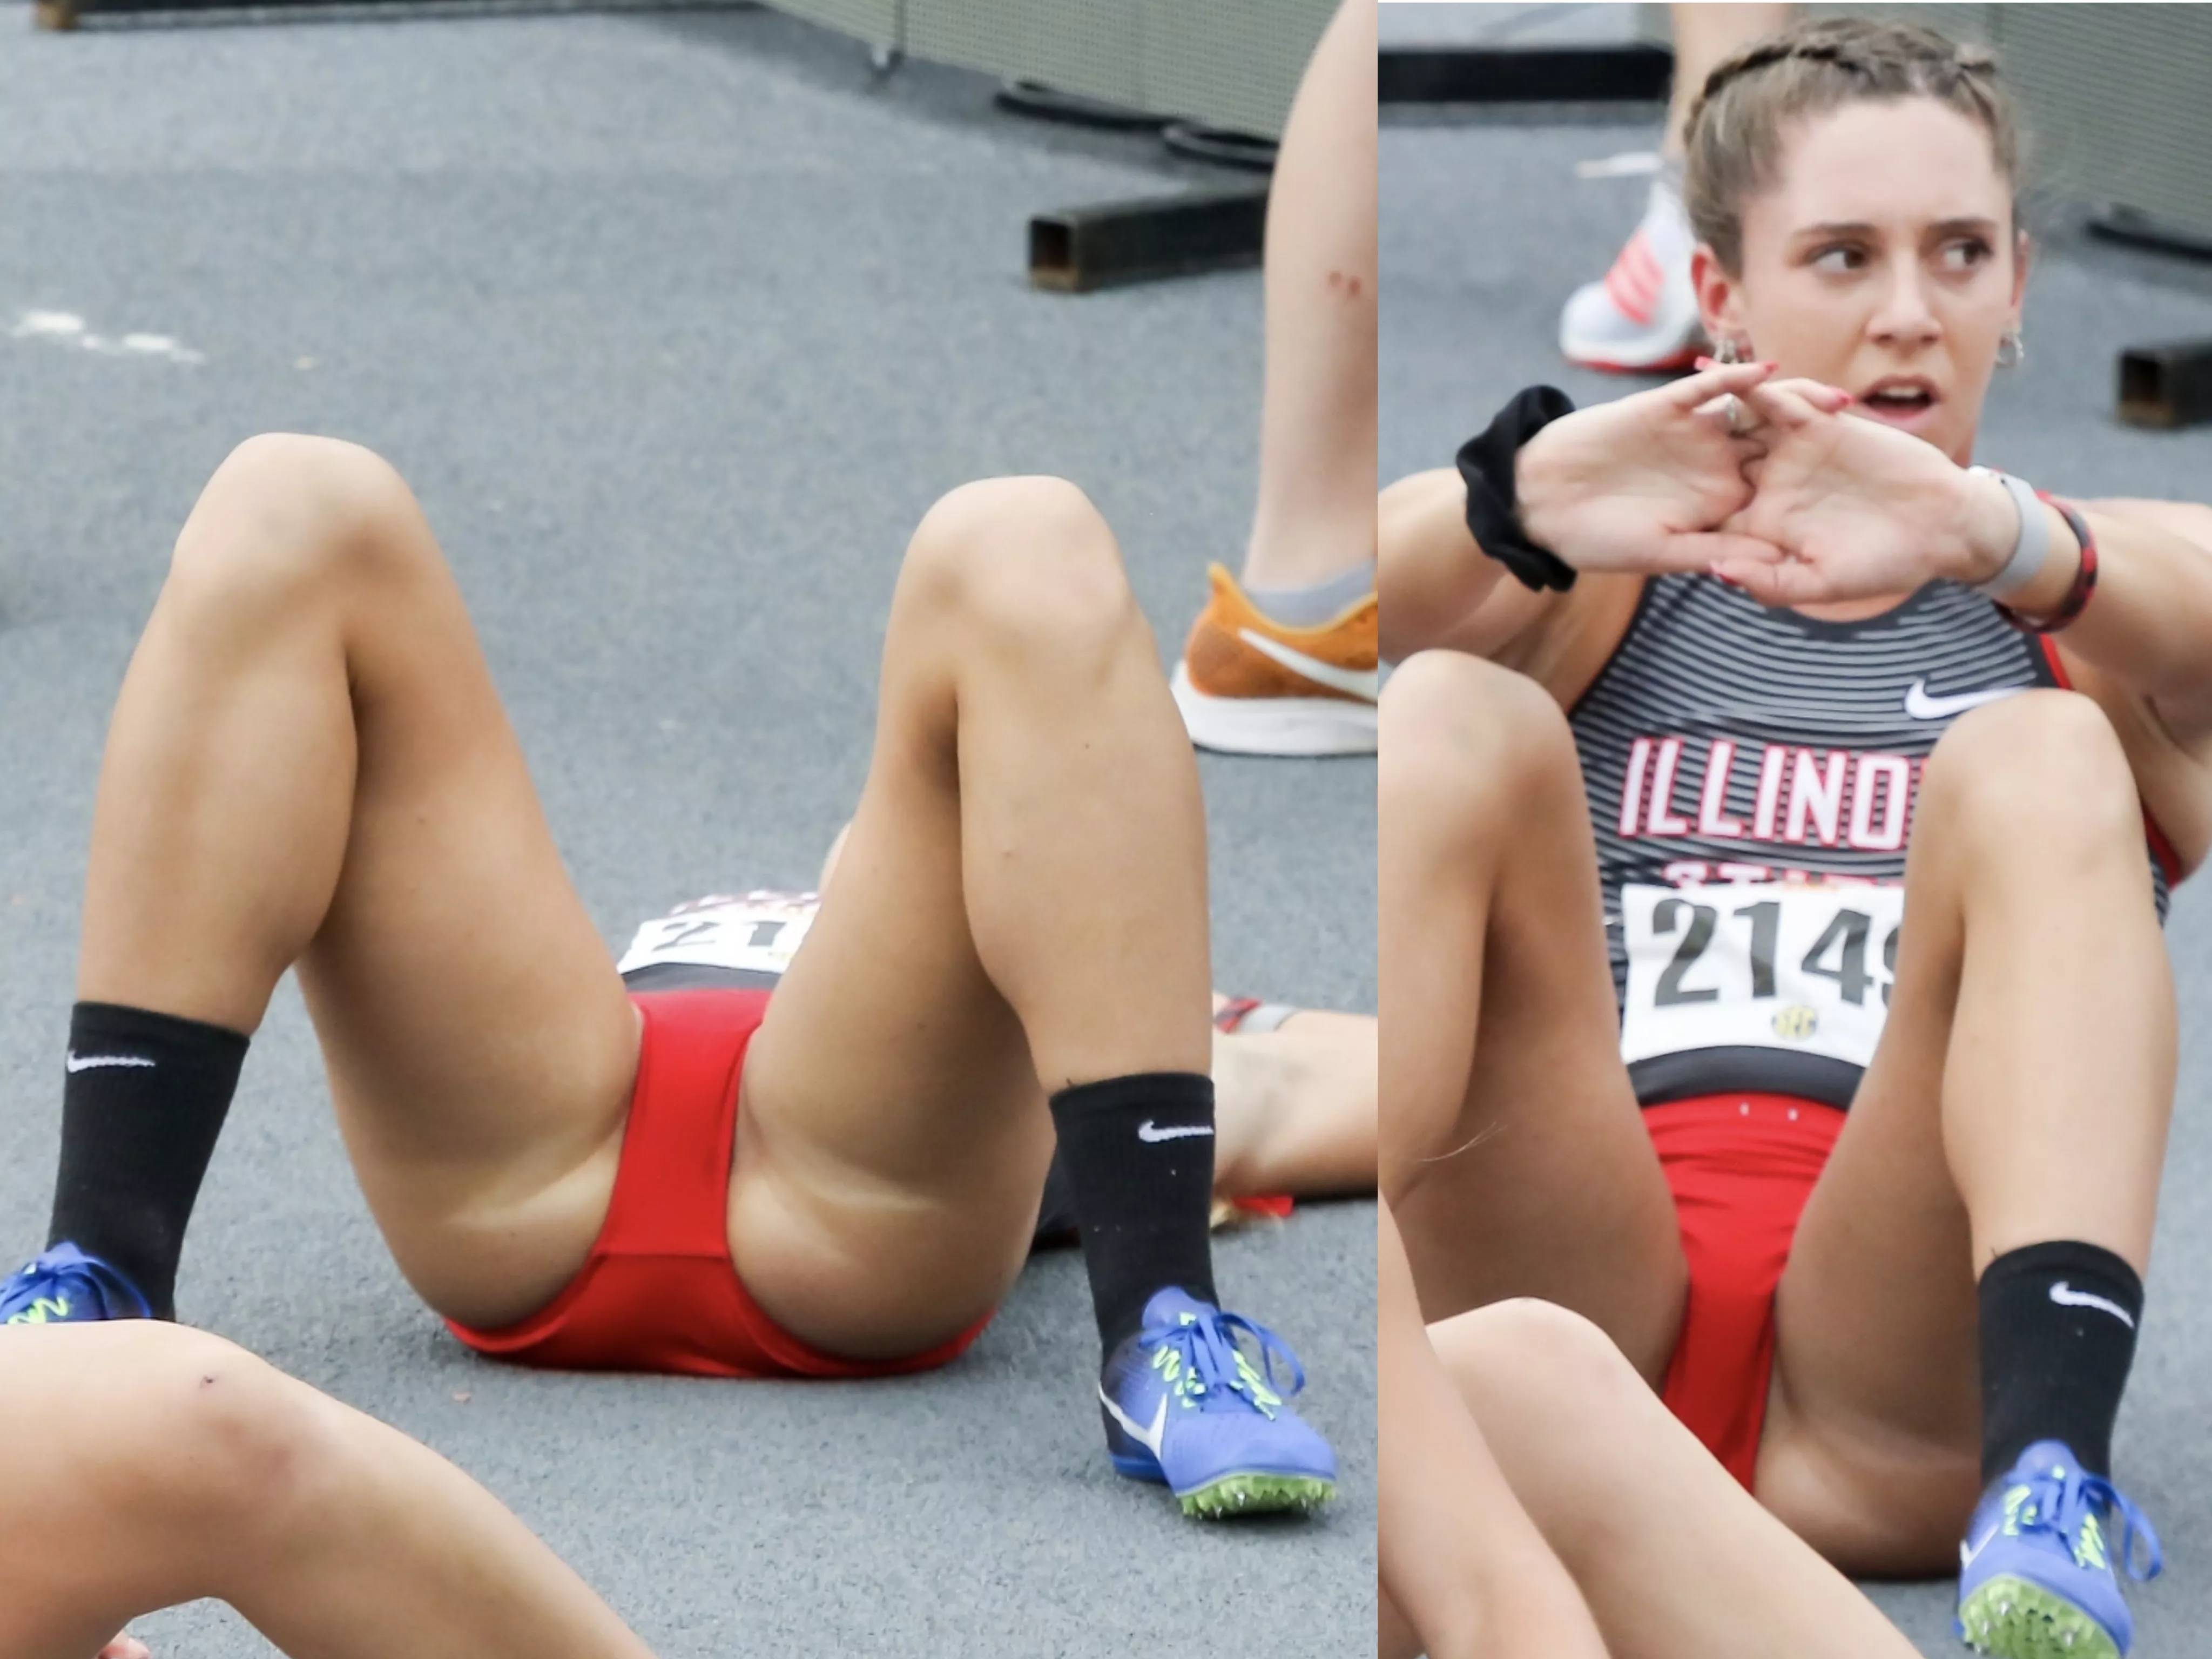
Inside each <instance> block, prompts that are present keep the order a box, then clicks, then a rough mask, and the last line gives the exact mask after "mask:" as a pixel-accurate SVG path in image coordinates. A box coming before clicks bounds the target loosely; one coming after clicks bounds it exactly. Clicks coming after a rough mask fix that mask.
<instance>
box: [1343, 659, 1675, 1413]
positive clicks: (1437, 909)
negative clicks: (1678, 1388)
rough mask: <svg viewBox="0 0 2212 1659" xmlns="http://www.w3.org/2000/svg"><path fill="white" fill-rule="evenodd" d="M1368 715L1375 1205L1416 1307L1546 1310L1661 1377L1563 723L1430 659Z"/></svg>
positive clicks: (1638, 1165) (1665, 1249) (1659, 1228)
mask: <svg viewBox="0 0 2212 1659" xmlns="http://www.w3.org/2000/svg"><path fill="white" fill-rule="evenodd" d="M1383 731H1384V734H1385V735H1384V739H1383V760H1382V781H1381V790H1382V805H1381V809H1380V817H1381V825H1380V832H1381V859H1382V861H1381V880H1382V889H1381V905H1382V924H1381V925H1382V936H1381V947H1382V962H1381V966H1382V1076H1383V1085H1382V1176H1383V1193H1384V1195H1385V1197H1387V1198H1388V1199H1389V1201H1390V1204H1391V1206H1392V1208H1393V1210H1394V1211H1395V1213H1396V1216H1397V1218H1398V1225H1399V1227H1400V1230H1401V1231H1402V1233H1403V1234H1404V1237H1405V1241H1406V1247H1407V1255H1408V1256H1409V1257H1410V1259H1411V1261H1412V1262H1413V1275H1414V1280H1415V1283H1416V1284H1417V1285H1418V1286H1419V1291H1420V1297H1421V1306H1422V1311H1423V1313H1424V1315H1425V1316H1426V1317H1427V1318H1429V1319H1431V1320H1436V1319H1441V1318H1445V1317H1449V1316H1451V1315H1453V1314H1455V1313H1459V1312H1462V1311H1464V1310H1467V1309H1469V1308H1473V1307H1476V1306H1479V1305H1480V1304H1484V1303H1487V1302H1494V1301H1498V1300H1500V1299H1502V1298H1504V1297H1510V1296H1535V1297H1543V1298H1544V1299H1546V1300H1547V1301H1552V1302H1556V1303H1559V1304H1561V1305H1562V1306H1565V1307H1569V1308H1572V1309H1574V1310H1577V1311H1578V1312H1580V1313H1583V1314H1585V1315H1587V1316H1589V1317H1590V1318H1591V1319H1593V1320H1595V1322H1597V1323H1598V1324H1599V1325H1600V1326H1601V1328H1604V1330H1605V1331H1606V1332H1607V1334H1608V1335H1610V1336H1611V1337H1612V1338H1613V1340H1614V1341H1615V1342H1616V1343H1618V1344H1619V1345H1620V1347H1621V1349H1622V1351H1623V1352H1626V1354H1627V1355H1628V1356H1629V1358H1631V1359H1632V1361H1633V1362H1634V1363H1635V1364H1636V1366H1637V1368H1638V1370H1640V1371H1641V1372H1642V1373H1643V1374H1644V1376H1646V1377H1647V1378H1650V1379H1653V1380H1655V1381H1656V1379H1657V1378H1658V1376H1660V1375H1661V1374H1662V1372H1663V1371H1664V1370H1665V1368H1666V1364H1667V1362H1668V1357H1669V1355H1670V1354H1671V1353H1672V1352H1673V1349H1674V1339H1675V1334H1676V1333H1677V1331H1678V1330H1679V1328H1680V1322H1681V1309H1682V1304H1683V1297H1684V1295H1685V1286H1686V1268H1685V1266H1684V1263H1683V1258H1682V1250H1681V1241H1680V1231H1679V1229H1678V1227H1677V1225H1676V1223H1675V1218H1674V1203H1673V1200H1672V1198H1671V1196H1670V1195H1669V1194H1668V1190H1667V1185H1666V1181H1665V1178H1664V1176H1662V1173H1661V1170H1660V1167H1659V1160H1658V1155H1657V1154H1656V1152H1654V1150H1653V1149H1652V1146H1651V1141H1650V1135H1649V1134H1648V1133H1646V1131H1645V1129H1644V1124H1643V1121H1642V1119H1641V1117H1640V1116H1639V1115H1638V1108H1637V1104H1636V1099H1635V1095H1634V1092H1633V1091H1632V1089H1631V1087H1630V1085H1629V1082H1628V1075H1627V1072H1626V1067H1625V1066H1623V1065H1622V1064H1621V1061H1620V1039H1619V1026H1618V1015H1617V1012H1616V1009H1615V1005H1614V1001H1613V981H1612V974H1611V971H1610V969H1609V968H1608V966H1607V957H1606V945H1605V932H1604V923H1603V919H1602V916H1601V909H1600V902H1599V891H1598V881H1597V861H1596V852H1595V842H1594V841H1593V838H1592V836H1591V833H1590V829H1589V809H1588V806H1587V805H1586V803H1585V801H1584V798H1583V785H1582V778H1581V774H1580V771H1579V769H1578V767H1577V762H1576V758H1575V751H1574V744H1573V739H1572V738H1571V735H1570V733H1569V732H1568V729H1567V725H1566V721H1565V718H1564V717H1563V716H1562V715H1561V714H1560V712H1559V708H1558V706H1557V705H1556V704H1555V703H1553V702H1552V700H1551V699H1550V697H1549V696H1547V695H1546V694H1545V693H1544V692H1543V691H1542V690H1540V689H1539V688H1538V687H1537V686H1536V685H1535V684H1534V682H1533V681H1530V680H1528V679H1527V678H1524V677H1522V676H1521V675H1517V674H1515V673H1513V672H1511V671H1509V670H1506V669H1503V668H1499V667H1497V666H1495V665H1492V664H1489V663H1486V662H1482V661H1480V660H1479V659H1475V658H1472V657H1466V656H1462V655H1459V654H1457V653H1449V652H1432V653H1424V654H1422V655H1421V656H1419V657H1416V658H1413V659H1411V660H1410V661H1408V662H1407V663H1406V664H1405V665H1403V666H1401V668H1400V669H1399V671H1398V672H1397V674H1396V675H1395V677H1394V678H1393V679H1392V682H1391V684H1390V688H1389V692H1388V693H1386V695H1385V696H1384V699H1383Z"/></svg>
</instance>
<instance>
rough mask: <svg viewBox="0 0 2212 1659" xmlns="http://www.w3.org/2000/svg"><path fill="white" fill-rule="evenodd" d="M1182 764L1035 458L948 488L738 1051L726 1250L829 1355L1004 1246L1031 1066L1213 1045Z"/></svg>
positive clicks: (1169, 1061) (1036, 1089)
mask: <svg viewBox="0 0 2212 1659" xmlns="http://www.w3.org/2000/svg"><path fill="white" fill-rule="evenodd" d="M1208 983H1209V981H1208V975H1207V961H1206V842H1205V826H1204V823H1203V819H1202V813H1201V808H1200V800H1199V789H1198V769H1197V765H1196V763H1195V761H1194V759H1193V757H1192V755H1191V751H1190V744H1189V741H1188V738H1187V737H1186V736H1185V735H1184V732H1183V728H1182V721H1181V720H1180V718H1179V717H1178V715H1177V714H1176V708H1175V704H1174V702H1173V701H1172V700H1171V699H1170V696H1169V694H1168V689H1167V685H1166V682H1165V681H1164V678H1162V676H1161V673H1160V669H1159V659H1158V653H1157V650H1156V647H1155V646H1154V644H1153V641H1152V633H1151V630H1150V629H1148V628H1147V627H1146V624H1145V621H1144V618H1143V617H1142V616H1141V614H1140V613H1139V611H1138V609H1137V606H1136V602H1135V600H1134V599H1133V597H1132V596H1131V594H1130V592H1129V590H1128V586H1127V581H1126V580H1125V578H1124V577H1123V575H1122V573H1121V562H1120V556H1119V552H1118V550H1117V549H1116V548H1115V543H1114V538H1113V535H1112V533H1111V532H1109V530H1108V529H1107V527H1106V526H1105V523H1104V521H1103V520H1101V519H1100V518H1099V516H1098V514H1097V511H1096V509H1094V508H1093V507H1091V503H1090V502H1089V501H1086V500H1085V498H1084V496H1083V495H1082V494H1081V492H1080V491H1079V490H1077V489H1075V488H1074V487H1073V485H1071V484H1067V483H1062V482H1060V480H1058V479H1052V478H1014V479H1001V480H997V481H994V482H992V483H981V484H971V485H969V486H967V487H965V488H963V489H959V490H956V491H955V492H953V494H952V495H949V496H947V497H946V498H945V500H944V501H940V502H939V504H938V505H937V506H936V507H933V508H932V509H931V511H930V513H929V515H928V516H927V518H926V519H925V520H923V522H922V525H921V528H920V529H919V530H917V531H916V532H915V538H914V541H913V544H912V545H911V546H910V547H909V548H908V553H907V558H906V562H905V565H904V567H903V568H902V571H901V573H900V576H899V583H898V588H897V592H896V595H895V597H894V598H893V600H892V605H891V620H890V632H889V635H888V637H887V639H886V640H885V642H884V669H883V689H882V693H881V697H880V701H879V704H878V717H877V728H876V746H875V752H874V757H873V758H872V762H871V763H870V768H869V773H868V781H867V783H866V787H865V788H864V790H863V792H862V794H861V798H860V806H859V809H858V811H856V812H855V814H854V819H853V823H852V827H851V830H850V834H849V836H848V839H847V841H846V842H845V845H844V848H843V849H842V855H841V856H840V858H839V860H838V865H837V873H836V881H835V883H834V884H832V885H831V886H830V887H829V889H828V890H826V891H825V892H824V894H823V902H822V911H821V915H820V917H819V918H818V920H817V921H816V922H815V924H814V927H813V930H812V932H811V933H810V934H809V935H808V938H807V940H806V944H805V948H804V949H803V950H801V951H800V952H799V955H798V957H797V958H796V959H795V960H794V961H793V963H792V966H791V969H790V971H789V973H788V974H787V975H785V978H784V981H783V983H782V985H781V987H780V988H779V989H778V991H777V992H776V995H775V1001H774V1003H773V1004H772V1005H771V1006H770V1007H769V1015H768V1019H767V1022H766V1024H763V1027H762V1028H761V1030H760V1033H759V1035H758V1036H757V1037H756V1038H755V1039H754V1042H753V1047H752V1049H751V1053H750V1056H749V1058H748V1060H747V1063H746V1068H745V1081H744V1106H743V1110H742V1112H741V1114H740V1116H739V1119H738V1153H737V1166H736V1170H735V1172H734V1174H733V1176H732V1182H731V1191H730V1206H731V1207H730V1239H731V1248H732V1253H733V1255H734V1256H735V1259H736V1261H737V1262H738V1268H739V1270H740V1272H741V1273H742V1274H743V1275H744V1279H745V1282H746V1284H747V1285H748V1286H749V1287H750V1289H751V1291H753V1293H754V1295H755V1296H756V1297H758V1299H759V1300H760V1302H761V1304H762V1305H763V1307H764V1308H765V1309H767V1310H768V1311H769V1313H770V1314H771V1315H772V1316H774V1317H775V1318H776V1319H777V1320H778V1321H780V1322H782V1323H784V1324H785V1325H786V1326H787V1328H789V1329H790V1330H792V1331H793V1333H794V1334H797V1335H799V1336H800V1337H802V1338H804V1339H805V1340H808V1341H811V1342H813V1343H816V1344H817V1345H819V1346H823V1347H825V1348H828V1349H830V1350H832V1351H835V1352H840V1353H849V1354H854V1355H858V1356H869V1355H889V1354H897V1353H907V1352H915V1351H916V1350H919V1349H921V1348H924V1347H927V1346H932V1345H933V1344H935V1343H937V1342H939V1341H941V1340H944V1339H945V1338H946V1337H948V1336H950V1335H951V1334H953V1333H955V1332H956V1331H957V1330H959V1329H961V1328H963V1327H964V1326H966V1325H967V1324H969V1322H972V1321H973V1320H975V1318H976V1317H977V1316H980V1315H981V1314H982V1313H984V1312H986V1311H987V1310H988V1309H989V1308H990V1307H991V1306H992V1305H993V1304H994V1303H995V1302H996V1301H997V1300H998V1298H999V1297H1000V1296H1001V1295H1002V1294H1003V1293H1004V1291H1005V1290H1006V1286H1007V1285H1010V1284H1011V1283H1012V1280H1013V1278H1014V1275H1015V1274H1016V1273H1018V1271H1019V1270H1020V1267H1021V1265H1022V1262H1023V1261H1024V1258H1025V1256H1026V1255H1027V1253H1028V1249H1029V1243H1030V1231H1031V1227H1032V1225H1033V1223H1034V1221H1035V1218H1036V1207H1037V1200H1038V1194H1040V1192H1041V1191H1042V1183H1043V1177H1044V1171H1045V1165H1046V1164H1047V1162H1048V1159H1049V1158H1050V1155H1051V1152H1052V1146H1053V1127H1052V1122H1051V1119H1050V1117H1049V1116H1048V1114H1047V1112H1046V1110H1045V1097H1046V1095H1047V1093H1048V1091H1057V1090H1060V1089H1063V1088H1066V1087H1067V1086H1068V1085H1071V1084H1075V1083H1085V1082H1091V1081H1096V1080H1098V1079H1106V1078H1114V1077H1121V1076H1126V1075H1130V1074H1133V1073H1150V1072H1187V1073H1203V1072H1204V1071H1205V1070H1206V1065H1207V1057H1208V1046H1207V1034H1208V1030H1209V1026H1208V1024H1207V1018H1206V1011H1207V987H1208Z"/></svg>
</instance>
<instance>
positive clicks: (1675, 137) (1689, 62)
mask: <svg viewBox="0 0 2212 1659" xmlns="http://www.w3.org/2000/svg"><path fill="white" fill-rule="evenodd" d="M1796 14H1797V8H1796V7H1795V6H1794V5H1775V4H1771V3H1765V0H1744V3H1741V4H1733V3H1732V4H1728V5H1671V6H1669V7H1668V8H1667V18H1668V23H1669V24H1670V25H1671V27H1672V29H1673V33H1674V92H1673V94H1672V95H1671V96H1670V98H1669V100H1668V105H1667V138H1666V143H1665V149H1666V153H1667V154H1668V155H1674V156H1679V155H1681V153H1682V130H1683V127H1684V125H1686V122H1687V121H1688V119H1689V114H1690V106H1691V105H1692V104H1693V103H1695V102H1696V101H1697V99H1698V94H1699V93H1700V92H1702V91H1704V90H1705V77H1706V76H1709V75H1711V73H1712V72H1713V71H1714V70H1717V69H1718V68H1719V67H1720V63H1721V59H1723V58H1726V57H1727V56H1729V53H1731V52H1735V50H1736V49H1737V48H1738V47H1739V46H1749V45H1750V44H1751V43H1752V42H1753V40H1758V39H1759V36H1760V35H1762V34H1771V33H1774V31H1775V30H1777V29H1778V28H1784V27H1787V26H1788V25H1789V22H1790V19H1791V18H1793V17H1794V16H1796Z"/></svg>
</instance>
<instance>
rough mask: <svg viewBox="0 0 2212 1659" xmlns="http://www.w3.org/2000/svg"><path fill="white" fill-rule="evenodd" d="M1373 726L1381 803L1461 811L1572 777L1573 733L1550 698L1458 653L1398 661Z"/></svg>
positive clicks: (1523, 679) (1522, 796) (1505, 671)
mask: <svg viewBox="0 0 2212 1659" xmlns="http://www.w3.org/2000/svg"><path fill="white" fill-rule="evenodd" d="M1377 720H1378V722H1379V727H1380V732H1381V738H1382V769H1381V779H1380V787H1381V790H1382V792H1383V798H1384V799H1386V800H1390V799H1403V800H1406V801H1407V805H1413V800H1412V799H1408V798H1409V797H1411V798H1426V799H1431V800H1437V801H1439V804H1443V805H1448V806H1451V807H1454V808H1459V809H1465V808H1468V807H1472V806H1474V805H1476V804H1478V803H1479V802H1480V801H1482V800H1492V801H1497V802H1510V801H1516V800H1521V801H1525V800H1527V799H1528V798H1529V793H1530V792H1529V790H1528V784H1529V783H1530V781H1532V780H1535V779H1539V778H1543V777H1547V776H1548V777H1553V778H1557V779H1578V778H1579V765H1578V763H1577V759H1576V757H1575V742H1574V734H1573V733H1572V732H1571V730H1570V729H1569V728H1568V726H1567V720H1566V715H1565V713H1564V712H1563V711H1562V710H1561V709H1560V708H1559V704H1558V702H1555V701H1554V700H1553V697H1552V696H1551V694H1550V693H1549V692H1547V691H1546V690H1544V689H1543V687H1541V686H1540V685H1538V684H1536V682H1535V681H1534V680H1532V679H1530V678H1528V676H1527V675H1525V674H1519V673H1516V672H1515V671H1513V670H1511V669H1510V668H1500V667H1499V666H1498V665H1497V664H1495V663H1492V662H1486V661H1485V660H1483V659H1481V658H1480V657H1471V656H1468V655H1467V654H1466V653H1463V652H1459V651H1424V652H1421V653H1419V654H1417V655H1415V656H1413V657H1409V658H1407V659H1406V660H1405V661H1404V662H1403V663H1401V664H1400V665H1399V666H1398V668H1397V670H1396V671H1395V672H1394V673H1393V674H1392V675H1391V677H1390V683H1389V684H1388V685H1386V686H1385V687H1383V697H1382V706H1381V709H1380V712H1379V714H1378V715H1377ZM1577 787H1579V786H1577ZM1385 810H1386V811H1388V810H1389V809H1387V808H1386V809H1385ZM1416 810H1418V809H1416Z"/></svg>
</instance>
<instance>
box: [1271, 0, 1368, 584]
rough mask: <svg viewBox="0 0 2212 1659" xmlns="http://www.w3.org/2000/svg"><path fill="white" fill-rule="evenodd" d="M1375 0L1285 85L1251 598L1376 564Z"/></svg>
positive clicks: (1345, 12)
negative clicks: (1291, 89) (1294, 90)
mask: <svg viewBox="0 0 2212 1659" xmlns="http://www.w3.org/2000/svg"><path fill="white" fill-rule="evenodd" d="M1375 112H1376V105H1375V0H1343V3H1342V4H1341V5H1340V7H1339V8H1338V9H1337V13H1336V16H1335V18H1334V20H1333V21H1331V22H1330V24H1329V26H1328V30H1327V32H1326V33H1323V34H1322V38H1321V44H1320V45H1319V46H1316V48H1315V49H1314V55H1313V58H1312V61H1311V62H1310V63H1309V64H1307V66H1306V72H1305V76H1304V79H1303V80H1302V81H1300V82H1299V83H1298V95H1297V101H1296V102H1294V103H1293V104H1292V105H1291V116H1290V120H1289V123H1288V125H1286V126H1285V129H1284V131H1283V143H1282V149H1281V151H1280V153H1279V155H1278V156H1277V157H1276V161H1275V177H1274V185H1273V191H1272V192H1271V195H1270V197H1269V200H1268V204H1267V255H1266V276H1267V387H1266V392H1265V394H1264V397H1263V400H1262V403H1261V418H1260V499H1259V505H1258V507H1257V508H1256V509H1255V512H1254V513H1253V517H1252V540H1251V543H1250V545H1249V548H1248V549H1247V550H1246V552H1245V556H1244V580H1245V581H1246V583H1247V584H1249V585H1251V586H1259V587H1298V586H1309V585H1311V584H1315V583H1318V582H1325V581H1327V580H1329V578H1331V577H1332V576H1338V575H1341V574H1344V573H1345V572H1346V571H1348V570H1350V569H1352V568H1354V567H1355V566H1357V565H1359V564H1361V563H1371V562H1373V561H1374V558H1375V430H1376V426H1375V396H1376V394H1375V384H1376V382H1375V272H1376V254H1375V201H1376V187H1375V153H1376V152H1375Z"/></svg>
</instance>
